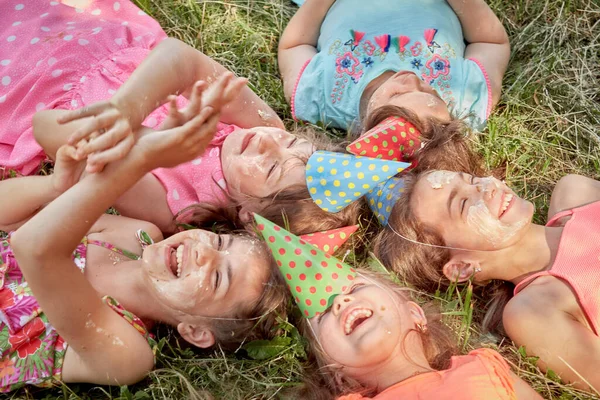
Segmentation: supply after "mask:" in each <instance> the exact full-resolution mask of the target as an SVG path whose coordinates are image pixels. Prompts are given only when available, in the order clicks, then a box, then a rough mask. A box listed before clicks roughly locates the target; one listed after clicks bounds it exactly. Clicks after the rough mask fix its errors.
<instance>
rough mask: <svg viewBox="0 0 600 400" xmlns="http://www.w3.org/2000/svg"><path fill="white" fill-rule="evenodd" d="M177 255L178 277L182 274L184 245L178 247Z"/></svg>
mask: <svg viewBox="0 0 600 400" xmlns="http://www.w3.org/2000/svg"><path fill="white" fill-rule="evenodd" d="M175 255H176V256H177V277H178V278H179V277H180V276H181V263H182V262H183V245H182V244H180V245H179V246H178V247H177V252H176V254H175Z"/></svg>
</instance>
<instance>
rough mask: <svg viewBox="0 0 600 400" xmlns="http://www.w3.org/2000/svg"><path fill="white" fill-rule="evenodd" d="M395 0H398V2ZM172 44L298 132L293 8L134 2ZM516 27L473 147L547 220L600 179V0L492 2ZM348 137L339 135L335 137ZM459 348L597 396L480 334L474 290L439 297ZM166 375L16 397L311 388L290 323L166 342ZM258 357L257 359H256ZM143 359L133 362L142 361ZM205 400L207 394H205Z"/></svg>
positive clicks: (552, 388) (276, 394)
mask: <svg viewBox="0 0 600 400" xmlns="http://www.w3.org/2000/svg"><path fill="white" fill-rule="evenodd" d="M390 1H392V0H390ZM135 2H136V3H137V4H138V5H139V6H140V8H142V9H143V10H144V11H146V12H147V13H148V14H150V15H152V16H153V17H154V18H156V19H157V20H158V21H159V22H160V23H161V25H162V26H163V27H164V29H165V31H166V32H167V33H168V34H169V36H173V37H176V38H179V39H181V40H183V41H185V42H186V43H189V44H191V45H193V46H195V47H196V48H198V49H199V50H201V51H203V52H204V53H206V54H208V55H210V56H211V57H213V58H215V59H216V60H217V61H219V62H221V63H222V64H224V65H225V66H226V67H228V68H229V69H231V70H233V71H235V72H236V73H237V74H238V75H240V76H246V77H248V78H249V80H250V83H249V84H250V86H251V87H252V88H253V89H254V90H255V91H256V92H257V93H258V94H259V95H260V96H261V97H262V98H263V99H265V100H266V101H267V103H268V104H270V105H271V106H272V107H273V108H274V109H275V110H276V111H277V112H278V113H279V114H280V115H281V116H282V117H284V118H285V122H286V124H288V126H290V127H291V126H293V125H294V123H293V121H292V120H291V118H290V117H291V114H290V108H289V106H288V105H287V104H286V102H285V100H284V97H283V91H282V86H281V81H280V79H279V74H278V71H277V64H276V52H277V42H278V40H279V35H280V33H281V32H282V30H283V28H284V27H285V25H286V23H287V21H288V20H289V18H290V17H291V16H292V15H293V13H294V12H295V10H296V9H297V8H296V7H295V6H294V5H293V4H292V3H291V2H290V1H289V0H262V1H258V0H246V1H242V0H234V1H227V0H223V1H212V0H207V1H198V2H194V1H187V0H135ZM489 4H490V6H491V7H492V9H493V10H494V11H495V12H496V14H497V15H498V16H499V17H500V19H501V21H502V22H503V24H504V26H505V27H506V29H507V31H508V33H509V36H510V40H511V46H512V56H511V61H510V65H509V68H508V71H507V73H506V76H505V79H504V84H503V95H502V100H501V101H500V104H499V105H498V107H497V108H496V110H495V112H494V113H493V115H492V116H491V117H490V119H489V122H488V127H487V129H486V130H485V131H484V132H483V133H482V134H481V135H478V136H477V137H476V138H475V139H474V145H475V146H477V147H478V149H479V150H480V151H481V153H482V154H483V155H484V158H485V161H486V163H487V166H488V167H489V168H491V169H497V170H498V171H500V173H502V174H504V176H505V177H506V180H507V182H508V183H509V185H510V186H512V187H513V188H515V189H516V191H517V192H518V193H519V194H520V195H521V196H523V197H525V198H528V199H532V200H533V201H534V204H535V205H536V210H537V211H536V222H540V223H541V222H544V221H545V218H546V217H545V215H546V211H547V206H548V201H549V196H550V193H551V191H552V188H553V187H554V185H555V183H556V181H557V180H558V179H559V178H560V177H562V176H563V175H565V174H568V173H579V174H583V175H586V176H589V177H593V178H595V179H599V178H600V158H599V157H598V155H599V145H600V130H599V129H598V127H599V126H600V3H599V2H598V0H588V1H585V0H580V1H578V0H572V1H569V0H563V1H560V0H513V1H500V0H492V1H489ZM337 134H339V135H341V134H342V133H341V132H337ZM434 297H435V300H436V301H438V302H439V304H440V305H441V307H442V310H443V311H444V313H445V314H446V321H447V323H448V324H449V325H451V326H452V327H453V328H454V329H455V331H456V333H457V335H458V337H459V339H460V343H461V346H462V347H463V348H464V349H465V350H468V349H469V348H471V347H473V346H479V345H481V344H482V343H483V344H485V345H487V346H491V347H494V348H497V349H499V350H500V351H501V352H502V353H503V354H504V355H505V356H506V357H507V358H508V359H509V360H510V363H511V365H512V367H513V369H514V370H515V371H516V372H517V373H518V374H519V375H520V376H521V377H522V378H523V379H525V380H526V381H528V382H529V383H530V384H531V385H532V386H533V387H534V388H535V389H536V390H537V391H538V392H539V393H541V394H542V396H543V397H544V398H546V399H561V400H563V399H593V398H599V397H598V396H593V395H589V394H584V393H582V392H578V391H576V390H573V389H572V388H569V387H567V386H565V385H562V384H560V383H558V382H557V381H556V379H555V378H554V376H552V374H551V373H549V374H546V375H545V374H542V373H541V372H540V371H539V370H537V368H536V367H535V364H534V363H533V362H532V360H531V359H527V358H525V357H523V356H522V354H521V353H522V351H520V350H519V349H518V348H516V347H514V346H512V345H511V342H510V340H509V339H506V338H501V337H497V336H492V335H480V333H479V329H478V326H479V325H478V319H477V316H478V315H477V314H478V313H473V312H472V310H473V309H475V310H477V309H480V308H481V307H482V306H483V304H484V302H483V301H482V300H481V299H478V298H477V297H476V296H475V297H472V296H471V295H470V291H469V289H468V288H466V289H463V290H461V291H458V290H455V291H451V292H450V293H442V294H438V295H437V296H434ZM162 344H163V349H162V350H163V353H164V354H165V355H164V356H161V357H159V365H158V366H159V368H162V369H159V370H157V371H156V372H155V373H153V374H152V375H151V376H150V377H149V378H148V379H147V380H146V381H145V382H142V383H140V384H138V385H135V386H132V387H129V388H121V389H119V388H114V389H107V388H100V387H93V386H87V385H71V386H70V387H69V388H66V387H64V388H62V389H55V390H52V391H33V392H31V393H26V392H18V393H15V394H14V398H21V397H30V396H35V397H45V396H48V398H54V397H56V396H60V397H62V398H65V399H67V398H73V399H74V398H89V397H105V396H110V397H112V398H119V399H121V398H122V399H150V398H157V399H181V398H188V397H194V398H204V397H206V396H207V393H212V395H213V396H214V397H215V398H226V399H271V398H285V397H287V393H289V392H288V391H289V390H290V388H293V387H294V386H297V385H299V384H300V383H301V377H302V365H303V362H304V354H305V353H304V342H303V341H302V340H301V339H300V338H299V336H298V334H297V332H296V331H295V329H294V328H293V327H292V326H291V325H290V324H288V323H286V322H284V321H282V334H281V336H280V337H279V338H277V339H276V340H275V341H272V342H270V343H254V344H252V345H250V346H246V348H245V349H242V350H240V351H239V352H238V354H237V355H225V354H223V353H221V352H216V353H214V354H213V353H208V354H200V355H199V354H197V353H196V354H195V353H193V352H192V351H191V350H189V349H187V350H183V349H180V348H178V346H177V345H176V343H175V342H174V341H170V342H169V341H166V340H164V341H162ZM253 358H254V359H253ZM132 362H134V360H132ZM196 396H197V397H196Z"/></svg>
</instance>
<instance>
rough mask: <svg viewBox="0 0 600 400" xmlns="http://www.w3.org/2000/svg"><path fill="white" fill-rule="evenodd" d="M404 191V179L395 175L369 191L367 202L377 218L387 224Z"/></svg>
mask: <svg viewBox="0 0 600 400" xmlns="http://www.w3.org/2000/svg"><path fill="white" fill-rule="evenodd" d="M403 193H404V179H403V178H398V177H393V178H391V179H388V180H387V181H385V182H384V183H382V184H381V185H379V186H377V187H376V188H375V189H373V190H371V191H370V192H369V193H367V196H366V197H367V202H368V203H369V207H370V208H371V211H373V214H375V216H376V217H377V220H378V221H379V222H381V224H383V225H387V223H388V219H389V217H390V214H391V212H392V208H393V207H394V204H396V202H397V201H398V199H399V198H400V196H402V194H403Z"/></svg>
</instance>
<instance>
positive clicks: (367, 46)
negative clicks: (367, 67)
mask: <svg viewBox="0 0 600 400" xmlns="http://www.w3.org/2000/svg"><path fill="white" fill-rule="evenodd" d="M362 48H363V51H364V52H365V53H367V55H368V56H372V55H373V53H374V52H375V45H374V44H373V43H371V41H370V40H365V41H364V43H363V45H362Z"/></svg>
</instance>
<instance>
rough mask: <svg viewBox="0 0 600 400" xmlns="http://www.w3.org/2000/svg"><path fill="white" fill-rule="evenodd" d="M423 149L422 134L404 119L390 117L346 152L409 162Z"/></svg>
mask: <svg viewBox="0 0 600 400" xmlns="http://www.w3.org/2000/svg"><path fill="white" fill-rule="evenodd" d="M420 148H421V132H419V130H418V129H417V128H415V126H414V125H413V124H411V123H410V122H408V121H407V120H405V119H404V118H402V117H388V118H386V119H384V120H383V121H382V122H380V123H379V124H377V125H376V126H375V127H374V128H373V129H370V130H369V131H367V132H366V133H364V134H363V135H362V136H361V137H360V138H358V139H357V140H355V141H354V142H352V143H350V144H349V145H348V147H346V150H347V151H348V152H350V153H352V154H354V155H357V156H365V157H373V158H384V159H386V160H392V161H407V160H410V159H411V158H412V156H413V155H414V153H415V151H417V150H419V149H420Z"/></svg>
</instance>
